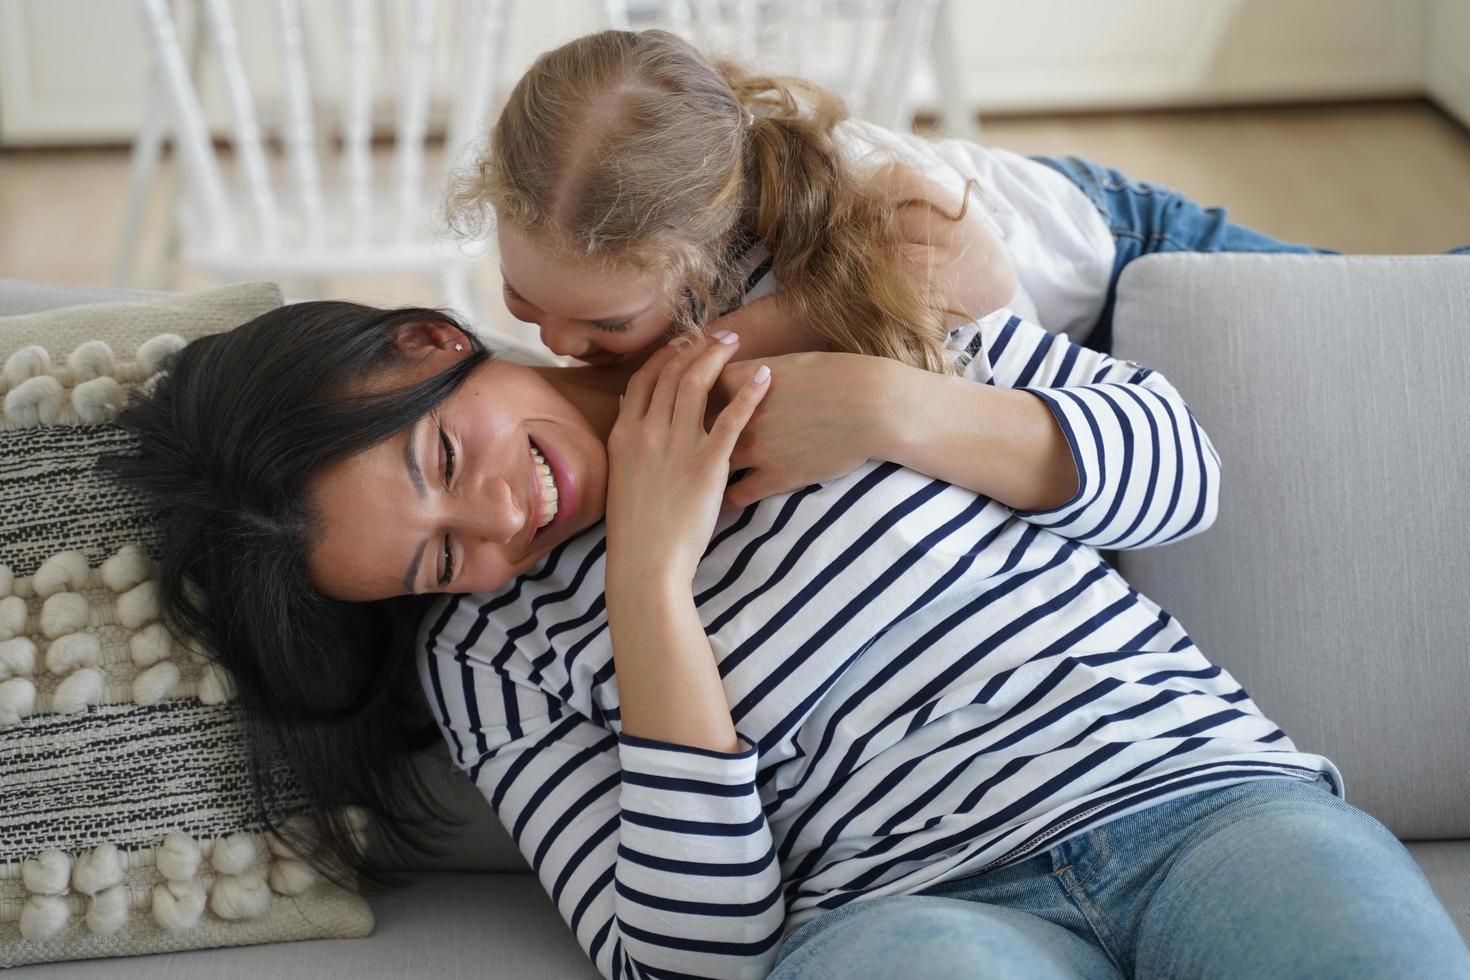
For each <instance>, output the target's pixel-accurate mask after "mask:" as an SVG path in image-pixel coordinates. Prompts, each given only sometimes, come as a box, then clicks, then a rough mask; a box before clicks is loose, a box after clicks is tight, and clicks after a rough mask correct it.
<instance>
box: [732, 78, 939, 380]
mask: <svg viewBox="0 0 1470 980" xmlns="http://www.w3.org/2000/svg"><path fill="white" fill-rule="evenodd" d="M716 66H717V68H718V69H719V71H720V73H721V74H722V75H723V76H724V78H725V80H726V81H727V82H728V83H729V85H730V88H731V90H732V91H733V92H734V94H735V97H736V98H737V99H738V100H739V102H740V104H741V105H742V106H743V107H744V108H745V110H746V111H747V112H748V113H749V114H750V116H751V117H752V118H751V125H750V136H749V140H748V143H747V149H746V152H745V164H744V169H745V186H746V194H747V209H748V214H749V218H748V220H749V223H750V226H751V230H752V231H753V232H754V233H755V234H756V236H757V237H759V238H760V239H761V240H762V241H763V242H764V243H765V244H766V247H767V248H769V249H770V251H771V256H772V270H773V271H774V273H775V275H776V279H777V281H778V282H780V284H781V287H782V288H783V289H785V290H786V291H787V294H788V299H789V300H790V301H791V306H792V308H793V309H794V310H795V312H796V315H797V316H798V318H799V319H800V320H801V321H802V324H803V326H804V327H806V329H807V330H809V331H810V332H812V333H814V334H816V335H818V336H821V337H823V338H824V339H825V340H826V341H827V342H828V344H829V345H830V346H831V348H832V349H833V350H839V351H848V352H851V353H858V354H872V355H876V356H879V357H890V358H893V359H895V360H899V361H903V362H904V363H907V364H911V365H914V366H916V367H922V368H925V369H927V370H930V371H936V372H940V373H948V372H949V371H950V370H952V369H951V366H950V365H951V363H952V361H951V358H950V357H949V356H948V354H947V352H946V349H945V347H944V339H945V330H944V317H945V314H946V313H947V312H948V311H947V310H945V309H943V308H942V307H937V306H936V305H935V304H934V303H933V302H931V300H932V299H933V297H930V296H928V295H926V294H927V290H926V289H925V288H924V286H923V284H920V283H918V282H915V281H914V280H913V278H911V276H910V274H909V272H908V271H907V270H906V269H904V268H903V267H902V266H901V264H900V263H901V261H902V259H901V253H900V250H899V249H900V245H901V242H902V236H901V234H900V232H899V229H898V223H897V222H898V216H899V213H900V209H899V207H897V206H895V204H894V202H893V199H892V196H891V194H885V193H883V192H882V190H881V189H880V188H878V187H877V186H875V185H874V184H873V183H872V182H871V181H870V180H862V179H859V178H858V177H857V176H856V175H854V174H853V173H852V169H851V168H850V167H849V166H848V165H847V164H846V162H845V161H844V160H843V157H842V146H841V145H840V143H839V142H838V139H837V132H838V129H837V127H838V125H839V124H840V123H842V122H843V121H844V120H846V119H847V107H846V106H845V105H844V104H843V102H842V100H841V99H840V98H838V97H837V96H836V95H834V94H833V93H831V92H829V91H828V90H826V89H824V88H822V87H821V86H819V85H815V84H813V83H810V82H807V81H804V80H802V79H799V78H791V77H783V76H770V75H760V74H748V73H746V72H745V71H744V70H743V69H741V67H740V66H738V65H736V64H733V63H731V62H727V61H721V62H717V63H716ZM903 203H904V204H910V203H911V204H914V205H917V206H927V202H919V201H915V202H903Z"/></svg>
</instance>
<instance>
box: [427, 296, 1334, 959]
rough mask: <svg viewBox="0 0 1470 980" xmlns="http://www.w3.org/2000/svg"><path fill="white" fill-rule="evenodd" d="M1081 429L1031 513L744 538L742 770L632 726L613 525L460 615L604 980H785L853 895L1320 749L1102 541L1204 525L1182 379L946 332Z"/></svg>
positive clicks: (996, 323)
mask: <svg viewBox="0 0 1470 980" xmlns="http://www.w3.org/2000/svg"><path fill="white" fill-rule="evenodd" d="M952 340H953V343H954V345H955V346H956V348H957V349H958V350H960V351H967V352H968V353H969V356H970V358H971V361H970V363H969V365H968V366H967V369H966V373H967V374H968V376H970V377H971V378H973V379H974V380H976V381H977V382H982V383H988V384H995V385H1002V386H1009V387H1025V388H1027V389H1028V390H1030V391H1032V392H1033V393H1035V394H1036V396H1037V397H1039V398H1041V399H1043V400H1044V401H1046V403H1047V404H1048V405H1049V406H1050V407H1051V409H1052V411H1053V412H1054V414H1055V417H1056V418H1057V420H1058V422H1059V423H1060V424H1061V426H1062V428H1063V429H1064V430H1065V431H1066V433H1067V437H1068V439H1069V441H1070V444H1071V446H1072V449H1073V452H1074V455H1075V458H1076V460H1077V464H1078V467H1079V472H1080V476H1081V481H1080V482H1081V490H1080V492H1079V493H1078V495H1077V497H1076V499H1075V500H1073V501H1071V502H1069V503H1068V504H1067V505H1065V506H1063V507H1060V508H1057V509H1056V510H1053V511H1047V512H1044V513H1030V514H1017V513H1013V512H1011V511H1010V510H1008V509H1007V508H1005V507H1003V506H1001V505H1000V504H997V503H996V502H994V501H991V500H989V499H987V498H985V497H981V496H978V495H976V494H974V493H971V492H969V491H967V490H963V489H960V488H957V487H953V486H950V485H948V484H945V483H941V482H938V481H935V480H932V479H930V478H928V477H926V476H923V475H922V474H919V473H916V472H913V471H911V470H906V469H903V468H901V467H899V466H896V465H894V464H891V463H877V462H875V463H869V464H867V465H865V466H863V467H861V468H860V469H858V470H857V471H855V472H853V473H851V474H849V475H848V476H845V477H842V478H841V479H837V480H833V481H831V482H829V483H826V484H822V485H814V486H810V487H807V488H805V489H803V490H800V491H797V492H795V493H790V494H786V495H783V496H778V497H773V498H770V499H767V500H764V501H761V502H760V503H758V504H756V505H754V506H752V507H749V508H747V509H745V510H744V511H742V512H740V513H739V514H733V515H727V516H726V517H725V518H723V519H722V521H721V523H720V524H719V526H718V528H717V530H716V533H715V535H714V538H713V540H712V541H711V543H710V546H709V549H708V551H707V553H706V555H705V558H704V560H703V562H702V563H701V564H700V566H699V572H698V575H697V577H696V579H695V583H694V596H695V601H696V605H697V606H698V609H699V614H700V617H701V619H702V620H703V622H704V624H705V627H706V631H707V633H708V635H709V637H710V644H711V647H712V649H713V652H714V656H715V659H716V661H717V662H718V665H719V670H720V674H721V678H722V680H723V683H724V688H725V693H726V696H727V698H728V702H729V705H730V711H731V716H732V718H733V720H734V723H735V727H736V730H737V731H738V732H739V734H740V737H741V743H742V749H743V751H741V752H739V753H737V754H732V755H725V754H720V753H713V752H707V751H701V750H697V749H692V748H688V747H682V746H678V745H671V744H665V743H660V742H653V741H649V740H646V739H641V738H631V737H628V736H625V735H622V734H621V725H620V721H619V714H618V691H617V680H616V677H615V676H614V672H613V661H612V648H611V644H610V641H609V637H608V631H607V617H606V614H605V611H604V608H603V599H602V581H603V557H604V551H605V546H606V540H605V538H604V535H603V533H602V528H601V526H600V525H599V526H598V527H595V528H593V529H591V530H589V531H587V532H586V533H584V534H582V535H580V536H578V537H577V538H575V539H573V540H571V541H569V542H567V543H565V544H564V545H562V546H560V547H559V548H558V549H557V550H556V551H555V552H554V553H553V554H551V555H549V556H548V557H547V559H546V560H545V561H544V562H543V563H542V564H541V565H540V566H538V567H537V568H536V569H534V570H533V571H532V572H530V573H528V574H527V575H525V576H523V577H521V578H520V579H519V580H517V581H516V582H514V583H512V584H510V585H509V586H507V587H506V588H504V589H502V590H500V591H499V592H496V593H493V594H485V595H474V596H456V597H450V598H447V599H445V600H443V601H441V602H440V603H439V604H438V605H437V606H436V607H435V609H434V610H433V611H432V613H431V614H430V616H429V617H428V618H427V619H426V621H425V624H424V628H423V631H422V634H421V644H420V659H419V666H420V673H421V679H422V681H423V685H424V690H425V691H426V693H427V695H428V698H429V702H430V704H431V705H432V706H433V708H434V710H435V711H436V713H437V715H438V718H439V721H440V724H441V726H442V728H443V731H444V735H445V738H446V740H447V742H448V744H449V748H450V751H451V753H452V755H453V757H454V759H455V761H456V763H457V764H458V765H459V766H460V767H461V768H462V769H463V770H464V771H465V772H466V773H467V774H468V776H469V777H470V778H471V779H472V780H473V781H474V782H475V784H476V785H477V786H478V787H479V788H480V790H481V791H482V792H483V793H484V794H485V796H486V797H487V798H488V799H489V801H490V803H491V805H492V806H493V807H494V808H495V810H496V812H497V813H498V814H499V817H500V819H501V821H502V822H503V823H504V824H505V826H506V827H507V828H508V830H509V831H510V833H511V834H512V836H513V837H514V838H515V840H516V842H517V843H518V845H519V847H520V848H521V850H522V851H523V853H524V854H525V855H526V858H527V860H528V861H529V862H530V864H531V866H532V868H533V869H534V870H535V872H536V874H537V875H538V876H539V877H540V879H541V882H542V884H543V885H544V887H545V888H546V890H547V892H548V893H549V894H550V895H551V897H552V899H553V900H554V901H555V903H556V905H557V908H558V909H559V910H560V911H561V914H562V915H563V917H564V918H565V919H566V921H567V923H568V924H569V925H570V927H571V929H572V932H573V933H574V934H575V935H576V938H577V941H578V942H579V943H581V945H582V947H583V949H584V950H586V952H587V954H588V956H589V957H591V959H592V961H593V962H594V963H595V964H596V965H597V967H598V969H599V970H600V971H601V972H602V974H603V975H604V976H607V977H672V976H691V975H693V976H707V977H746V976H749V977H760V976H764V975H765V973H766V972H767V971H768V970H769V968H770V965H771V963H772V961H773V960H774V957H775V954H776V951H777V949H778V947H779V943H780V940H781V937H782V936H783V934H784V932H785V931H787V930H790V929H793V928H795V927H796V926H798V925H800V924H801V923H802V922H805V921H807V920H809V919H810V918H812V917H813V916H816V915H818V914H820V913H821V912H822V911H824V910H828V909H833V908H836V907H838V906H840V905H842V904H844V903H846V902H849V901H854V900H861V899H865V898H871V897H875V896H879V895H888V894H896V893H908V892H914V891H917V890H920V889H922V888H925V887H928V886H930V885H933V884H936V883H938V882H940V881H943V880H946V879H949V878H954V877H958V876H961V875H965V874H971V873H974V872H977V871H980V870H982V869H986V868H990V867H994V866H998V865H1000V864H1003V863H1009V862H1013V861H1017V860H1020V859H1022V858H1024V857H1026V856H1028V855H1030V854H1034V853H1036V852H1037V851H1039V850H1042V849H1044V848H1045V847H1048V846H1051V845H1053V844H1055V843H1057V842H1060V841H1061V840H1063V839H1065V838H1067V837H1069V836H1072V835H1074V834H1078V833H1082V832H1084V831H1086V830H1088V829H1091V828H1092V827H1095V826H1097V825H1098V824H1099V823H1102V822H1104V821H1107V820H1110V819H1113V818H1116V817H1118V816H1121V815H1123V814H1126V813H1128V812H1132V811H1134V810H1138V809H1141V808H1143V807H1146V806H1149V805H1152V804H1155V803H1158V802H1162V801H1164V800H1166V799H1170V798H1172V797H1175V796H1179V795H1182V794H1186V793H1190V792H1194V791H1197V790H1200V789H1204V788H1207V787H1217V786H1223V785H1226V784H1229V783H1233V782H1239V781H1242V780H1248V779H1258V778H1265V777H1277V778H1280V777H1287V778H1299V779H1315V778H1316V777H1317V775H1318V774H1319V773H1325V774H1327V775H1328V776H1329V778H1330V779H1331V781H1332V783H1333V784H1334V786H1335V787H1336V788H1337V791H1338V792H1341V785H1342V784H1341V777H1340V775H1339V774H1338V772H1337V770H1336V768H1335V767H1334V766H1333V765H1332V763H1331V762H1329V761H1328V760H1326V759H1324V758H1322V757H1321V756H1317V755H1313V754H1309V753H1304V752H1299V751H1297V749H1296V748H1295V746H1293V745H1292V743H1291V741H1290V739H1288V738H1287V736H1286V734H1285V733H1284V732H1282V731H1281V730H1280V729H1279V728H1278V727H1277V726H1276V725H1274V724H1273V723H1272V722H1270V721H1269V720H1268V719H1266V718H1265V717H1263V716H1262V714H1261V713H1260V711H1259V710H1258V709H1257V708H1256V706H1255V705H1254V704H1253V703H1252V702H1251V699H1250V697H1249V696H1248V695H1247V694H1246V692H1245V691H1244V690H1242V689H1241V687H1240V685H1239V684H1237V683H1236V682H1235V680H1234V679H1233V678H1232V677H1231V676H1230V675H1229V674H1228V673H1226V672H1225V671H1223V670H1221V669H1220V668H1219V667H1216V666H1213V665H1211V664H1210V662H1209V661H1207V660H1206V659H1205V658H1204V657H1203V656H1202V655H1201V654H1200V652H1199V651H1198V649H1196V647H1195V646H1194V644H1193V642H1192V641H1191V640H1190V638H1189V636H1188V635H1187V634H1186V632H1185V630H1184V628H1183V627H1182V626H1181V625H1180V624H1179V623H1178V622H1177V621H1175V620H1174V619H1173V618H1172V617H1171V616H1169V614H1168V613H1166V612H1164V611H1163V610H1162V609H1160V608H1159V607H1158V606H1157V605H1155V604H1154V603H1153V602H1151V601H1149V599H1148V598H1146V597H1145V596H1142V595H1140V594H1138V593H1137V592H1136V591H1135V590H1134V589H1132V588H1131V587H1130V586H1129V585H1128V583H1127V582H1125V581H1124V580H1123V579H1122V578H1121V577H1119V576H1118V575H1117V574H1116V573H1115V572H1114V571H1113V569H1112V568H1111V566H1109V565H1108V564H1107V563H1106V562H1104V561H1103V560H1102V558H1101V557H1100V555H1099V554H1098V551H1097V550H1096V548H1097V547H1108V548H1135V547H1144V546H1148V545H1153V544H1162V543H1166V542H1169V541H1175V540H1178V539H1180V538H1183V537H1185V536H1188V535H1190V534H1195V533H1198V532H1199V531H1202V530H1204V529H1205V528H1206V527H1208V526H1209V524H1210V522H1211V520H1212V519H1213V517H1214V514H1215V500H1216V494H1217V492H1218V486H1219V462H1218V460H1217V459H1216V456H1215V453H1214V449H1213V448H1212V447H1211V445H1210V442H1209V439H1208V438H1207V437H1206V436H1205V434H1204V432H1203V431H1201V429H1200V427H1199V426H1198V424H1197V423H1196V421H1195V420H1194V419H1193V417H1192V416H1191V415H1190V413H1189V409H1188V408H1187V407H1186V406H1185V404H1184V402H1183V401H1182V400H1180V398H1179V396H1178V394H1177V393H1176V392H1175V391H1174V390H1173V389H1172V388H1171V387H1170V386H1169V385H1168V383H1167V382H1166V381H1165V380H1164V379H1163V378H1162V377H1160V376H1159V375H1158V374H1156V373H1153V372H1150V371H1148V370H1147V369H1144V368H1140V367H1138V366H1137V365H1133V364H1129V363H1126V362H1121V361H1114V360H1112V359H1110V358H1108V357H1106V356H1104V355H1101V354H1097V353H1095V352H1092V351H1089V350H1085V349H1082V348H1080V347H1077V346H1075V345H1072V344H1070V343H1068V342H1067V341H1065V340H1063V339H1061V338H1057V337H1055V336H1053V335H1051V334H1048V333H1047V332H1046V331H1044V330H1042V329H1040V328H1039V327H1036V326H1034V325H1031V324H1029V323H1026V322H1023V321H1021V320H1018V319H1016V318H1015V317H1013V316H1011V315H1010V314H1009V313H1001V314H999V315H997V316H993V317H988V318H986V319H985V320H983V321H981V322H979V323H977V324H973V325H971V326H970V327H967V328H965V330H963V331H961V332H959V333H957V334H956V335H954V337H953V338H952Z"/></svg>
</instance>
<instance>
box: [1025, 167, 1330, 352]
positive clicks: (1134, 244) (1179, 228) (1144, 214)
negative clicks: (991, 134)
mask: <svg viewBox="0 0 1470 980" xmlns="http://www.w3.org/2000/svg"><path fill="white" fill-rule="evenodd" d="M1032 159H1033V160H1036V161H1038V162H1040V163H1044V164H1046V165H1047V166H1048V167H1051V168H1052V169H1054V170H1057V171H1060V172H1061V174H1062V176H1064V177H1066V178H1067V179H1068V180H1070V181H1072V183H1074V184H1076V185H1077V186H1078V187H1080V188H1081V189H1082V193H1084V194H1086V195H1087V197H1088V198H1089V199H1090V200H1091V201H1092V203H1093V205H1094V206H1096V208H1097V210H1098V213H1099V214H1101V215H1102V218H1103V220H1104V221H1106V222H1107V224H1108V228H1109V229H1110V230H1111V231H1112V233H1113V239H1114V241H1116V242H1117V254H1116V257H1115V258H1114V259H1113V274H1112V278H1111V279H1110V280H1109V282H1108V296H1107V300H1106V301H1105V302H1104V304H1103V310H1102V315H1101V316H1100V317H1099V318H1098V322H1097V326H1096V327H1094V328H1093V330H1092V332H1091V333H1090V334H1088V336H1087V337H1086V338H1085V339H1084V343H1086V344H1087V346H1089V347H1093V348H1095V349H1097V350H1100V351H1105V352H1106V351H1110V350H1111V349H1112V343H1113V301H1114V298H1115V293H1116V291H1117V286H1118V275H1119V273H1121V272H1122V271H1123V267H1124V266H1125V265H1127V264H1128V263H1129V262H1132V261H1133V260H1134V259H1136V258H1138V257H1139V256H1140V255H1148V254H1150V253H1152V252H1298V253H1307V254H1328V255H1335V254H1337V253H1336V252H1334V251H1333V250H1332V249H1328V248H1313V247H1312V246H1310V245H1295V244H1292V243H1290V242H1282V241H1277V240H1276V239H1274V238H1272V237H1271V236H1269V235H1263V234H1261V233H1260V232H1259V231H1255V230H1253V229H1251V228H1246V227H1244V226H1243V225H1236V224H1231V223H1230V222H1229V221H1228V220H1226V212H1225V209H1224V208H1207V207H1203V206H1201V205H1199V204H1196V203H1195V202H1194V201H1191V200H1190V199H1189V198H1187V197H1185V196H1184V195H1183V194H1181V193H1179V192H1178V191H1175V190H1170V189H1169V188H1167V187H1164V186H1163V185H1161V184H1151V183H1148V182H1146V181H1141V180H1133V179H1131V178H1129V177H1127V176H1125V175H1123V174H1121V173H1119V172H1118V171H1116V170H1111V169H1109V168H1107V167H1102V166H1099V165H1098V164H1095V163H1092V162H1091V161H1089V160H1083V159H1082V158H1081V157H1070V156H1069V157H1045V156H1038V157H1032Z"/></svg>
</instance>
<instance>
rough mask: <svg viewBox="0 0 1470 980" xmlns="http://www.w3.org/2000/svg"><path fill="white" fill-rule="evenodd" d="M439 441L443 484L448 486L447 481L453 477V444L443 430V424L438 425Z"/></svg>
mask: <svg viewBox="0 0 1470 980" xmlns="http://www.w3.org/2000/svg"><path fill="white" fill-rule="evenodd" d="M439 443H440V445H442V446H443V447H444V485H445V486H446V487H448V486H449V481H450V480H452V479H453V478H454V446H452V445H451V444H450V442H449V434H448V433H447V432H445V431H444V426H442V425H441V426H439Z"/></svg>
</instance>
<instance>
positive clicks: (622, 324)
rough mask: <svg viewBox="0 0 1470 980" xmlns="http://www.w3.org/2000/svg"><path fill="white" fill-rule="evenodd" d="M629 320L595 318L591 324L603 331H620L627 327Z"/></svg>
mask: <svg viewBox="0 0 1470 980" xmlns="http://www.w3.org/2000/svg"><path fill="white" fill-rule="evenodd" d="M631 322H632V321H630V320H622V321H616V320H595V321H593V323H592V325H593V326H594V327H596V328H597V329H598V330H601V331H602V332H603V333H622V332H623V331H624V330H627V329H628V324H629V323H631Z"/></svg>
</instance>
